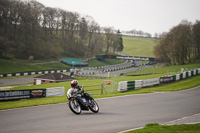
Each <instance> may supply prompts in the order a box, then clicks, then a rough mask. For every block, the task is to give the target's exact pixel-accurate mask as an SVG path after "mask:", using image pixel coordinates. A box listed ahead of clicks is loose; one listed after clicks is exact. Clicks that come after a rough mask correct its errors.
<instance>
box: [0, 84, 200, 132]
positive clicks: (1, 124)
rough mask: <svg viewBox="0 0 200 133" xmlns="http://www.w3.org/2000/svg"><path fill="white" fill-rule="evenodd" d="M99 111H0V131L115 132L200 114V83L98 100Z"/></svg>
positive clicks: (62, 108)
mask: <svg viewBox="0 0 200 133" xmlns="http://www.w3.org/2000/svg"><path fill="white" fill-rule="evenodd" d="M96 101H97V103H98V104H99V106H100V112H99V113H96V114H94V113H92V112H90V111H83V112H82V114H81V115H75V114H73V113H72V112H71V111H70V110H69V107H68V104H67V103H61V104H52V105H42V106H35V107H25V108H18V109H10V110H2V111H0V133H117V132H120V131H124V130H128V129H133V128H138V127H142V126H145V125H146V124H149V123H160V124H164V123H167V122H170V121H173V120H177V119H180V118H183V117H186V116H191V115H194V114H198V113H200V104H199V101H200V86H198V87H195V88H192V89H189V90H183V91H174V92H155V93H150V94H135V95H128V96H120V97H114V98H105V99H97V100H96Z"/></svg>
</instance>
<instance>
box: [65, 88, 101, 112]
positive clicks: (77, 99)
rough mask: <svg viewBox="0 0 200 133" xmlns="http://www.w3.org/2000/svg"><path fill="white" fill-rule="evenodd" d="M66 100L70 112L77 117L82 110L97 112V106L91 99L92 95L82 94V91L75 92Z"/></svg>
mask: <svg viewBox="0 0 200 133" xmlns="http://www.w3.org/2000/svg"><path fill="white" fill-rule="evenodd" d="M68 99H69V103H68V104H69V108H70V110H71V111H72V112H73V113H75V114H77V115H79V114H81V112H82V110H86V111H89V110H91V111H92V112H93V113H98V112H99V106H98V104H97V102H96V101H95V100H94V99H93V97H92V94H88V93H84V90H83V89H82V90H81V93H80V92H79V93H77V92H75V93H73V94H72V95H71V97H69V98H68Z"/></svg>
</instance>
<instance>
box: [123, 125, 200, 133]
mask: <svg viewBox="0 0 200 133" xmlns="http://www.w3.org/2000/svg"><path fill="white" fill-rule="evenodd" d="M199 129H200V124H182V125H159V124H148V125H146V126H145V127H144V128H142V129H137V130H133V131H128V132H126V133H200V130H199Z"/></svg>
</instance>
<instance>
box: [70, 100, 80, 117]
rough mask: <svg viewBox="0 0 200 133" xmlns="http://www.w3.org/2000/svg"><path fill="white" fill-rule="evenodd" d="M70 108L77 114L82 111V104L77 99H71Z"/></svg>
mask: <svg viewBox="0 0 200 133" xmlns="http://www.w3.org/2000/svg"><path fill="white" fill-rule="evenodd" d="M69 108H70V110H71V111H72V112H73V113H75V114H77V115H79V114H80V113H81V106H80V105H79V103H78V102H77V101H76V100H75V99H73V100H69Z"/></svg>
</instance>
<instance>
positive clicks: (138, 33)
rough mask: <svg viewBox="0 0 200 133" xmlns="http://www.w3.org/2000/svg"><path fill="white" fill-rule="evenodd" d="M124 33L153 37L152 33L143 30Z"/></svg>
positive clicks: (125, 33)
mask: <svg viewBox="0 0 200 133" xmlns="http://www.w3.org/2000/svg"><path fill="white" fill-rule="evenodd" d="M122 34H123V35H129V36H140V37H147V38H151V37H152V35H151V33H148V32H144V31H142V30H136V29H133V30H130V31H122Z"/></svg>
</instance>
